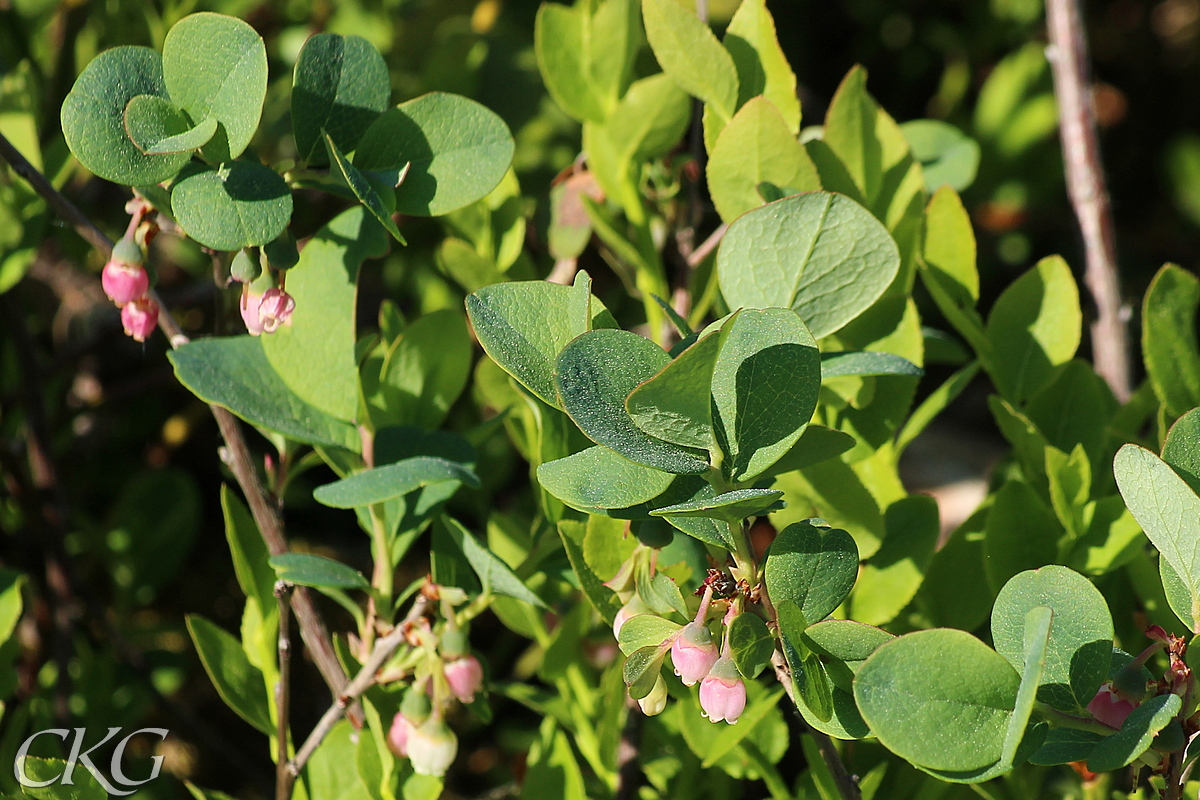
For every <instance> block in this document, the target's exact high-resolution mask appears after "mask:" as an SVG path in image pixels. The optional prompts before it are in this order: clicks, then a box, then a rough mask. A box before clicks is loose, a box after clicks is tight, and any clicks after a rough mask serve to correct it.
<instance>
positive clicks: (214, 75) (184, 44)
mask: <svg viewBox="0 0 1200 800" xmlns="http://www.w3.org/2000/svg"><path fill="white" fill-rule="evenodd" d="M162 63H163V78H164V80H165V82H166V87H167V92H168V93H169V94H170V96H171V100H172V102H174V103H175V104H176V105H177V106H179V107H180V108H182V109H183V110H184V111H186V112H187V113H188V116H190V117H191V118H192V119H193V120H196V121H201V120H205V119H208V118H210V117H211V118H213V119H215V120H216V121H217V122H218V123H219V126H218V129H217V135H216V136H215V137H214V138H213V140H212V141H211V142H210V143H209V144H208V146H207V147H205V151H204V152H205V155H206V156H209V157H210V158H211V159H212V160H213V161H215V162H222V161H229V160H230V159H233V158H237V157H238V156H239V155H241V153H242V151H243V150H245V149H246V145H248V144H250V139H251V138H252V137H253V136H254V132H255V131H256V130H257V129H258V120H259V117H260V116H261V115H262V106H263V100H264V99H265V98H266V95H267V48H266V45H264V44H263V40H262V38H261V37H260V36H259V35H258V34H257V33H255V31H254V28H251V27H250V25H249V24H247V23H246V22H243V21H242V20H240V19H236V18H235V17H227V16H225V15H223V14H212V13H208V12H203V13H200V14H190V15H188V16H186V17H184V18H183V19H181V20H180V21H179V22H177V23H175V24H174V25H173V26H171V30H169V31H168V32H167V38H166V39H165V40H164V41H163V56H162ZM289 213H290V208H289ZM271 238H272V239H273V238H275V237H274V236H272V237H271ZM256 244H265V242H256ZM210 246H212V247H215V246H214V245H210ZM216 249H218V250H233V249H234V248H232V247H217V248H216Z"/></svg>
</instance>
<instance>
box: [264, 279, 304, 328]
mask: <svg viewBox="0 0 1200 800" xmlns="http://www.w3.org/2000/svg"><path fill="white" fill-rule="evenodd" d="M295 310H296V301H295V300H294V299H293V298H292V296H291V295H290V294H288V293H287V292H285V291H284V290H283V289H267V291H265V292H263V296H262V300H260V301H259V303H258V321H259V324H260V325H261V326H262V332H263V333H274V332H275V331H276V330H277V329H278V328H279V326H280V325H286V324H287V322H288V320H290V319H291V318H292V312H293V311H295Z"/></svg>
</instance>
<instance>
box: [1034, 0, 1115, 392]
mask: <svg viewBox="0 0 1200 800" xmlns="http://www.w3.org/2000/svg"><path fill="white" fill-rule="evenodd" d="M1046 28H1047V33H1048V34H1049V36H1050V45H1051V46H1050V48H1049V49H1048V51H1047V57H1048V58H1049V60H1050V66H1051V68H1052V70H1053V72H1054V95H1055V98H1056V99H1057V101H1058V116H1059V131H1060V136H1061V138H1062V150H1063V162H1064V164H1065V166H1066V173H1067V190H1068V192H1069V194H1070V197H1071V204H1072V205H1073V206H1074V207H1075V216H1076V218H1077V219H1078V220H1079V228H1080V230H1081V232H1082V233H1083V243H1084V250H1085V253H1086V259H1087V266H1086V269H1085V271H1084V282H1085V283H1086V284H1087V287H1088V290H1089V291H1090V292H1091V294H1092V299H1093V300H1094V301H1095V303H1096V320H1095V322H1093V323H1092V360H1093V361H1094V363H1095V367H1096V372H1097V373H1099V374H1100V376H1101V377H1103V378H1104V380H1105V381H1107V382H1108V385H1109V387H1111V388H1112V390H1113V394H1115V395H1116V396H1117V399H1119V400H1120V401H1121V402H1125V401H1126V400H1128V399H1129V394H1130V363H1129V332H1128V330H1127V328H1126V324H1125V320H1124V319H1123V318H1122V315H1121V281H1120V277H1119V274H1118V271H1117V247H1116V238H1115V236H1114V233H1113V218H1112V207H1111V205H1110V203H1109V198H1108V189H1107V187H1106V186H1105V183H1104V169H1103V166H1102V165H1101V162H1100V144H1099V142H1098V140H1097V137H1096V113H1095V108H1094V106H1093V101H1092V95H1091V89H1090V83H1089V79H1088V51H1087V39H1086V38H1085V36H1084V31H1083V19H1082V13H1081V11H1080V7H1079V0H1046Z"/></svg>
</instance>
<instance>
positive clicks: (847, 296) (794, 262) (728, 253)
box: [717, 192, 900, 339]
mask: <svg viewBox="0 0 1200 800" xmlns="http://www.w3.org/2000/svg"><path fill="white" fill-rule="evenodd" d="M717 269H718V270H719V273H718V274H719V278H720V284H721V293H722V294H723V295H724V296H725V300H726V301H727V302H728V303H729V307H730V308H791V309H793V310H794V311H795V312H796V313H797V314H799V315H800V318H801V319H803V320H804V322H805V324H807V325H808V329H809V330H810V331H811V332H812V335H813V336H814V337H815V338H817V339H820V338H822V337H824V336H828V335H829V334H831V333H833V332H835V331H837V330H839V329H841V328H842V326H844V325H845V324H846V323H848V322H850V321H851V320H852V319H854V318H855V317H857V316H858V315H859V314H861V313H862V312H863V311H866V310H867V309H868V308H870V306H871V304H872V303H874V302H875V301H876V300H878V299H879V297H880V296H881V295H882V294H883V292H884V290H885V289H887V287H888V285H889V284H891V282H892V279H893V278H895V277H896V273H897V271H898V270H899V269H900V251H899V250H898V249H897V247H896V243H895V242H894V241H893V240H892V237H891V235H890V234H889V233H888V232H887V229H886V228H884V227H883V225H882V224H881V223H880V222H879V220H877V219H875V217H874V216H872V215H871V212H869V211H867V210H866V209H865V208H863V207H862V206H860V205H859V204H858V203H855V202H854V201H853V200H851V199H850V198H848V197H845V196H843V195H839V194H831V193H828V192H809V193H808V194H798V195H795V196H794V197H785V198H784V199H782V200H779V201H776V202H774V203H769V204H767V205H765V206H763V207H761V208H756V209H755V210H753V211H750V212H748V213H746V214H744V215H742V216H741V217H739V218H738V219H736V220H735V221H734V222H733V224H731V225H730V226H729V231H728V233H726V234H725V239H724V241H722V242H721V249H720V250H719V251H718V253H717Z"/></svg>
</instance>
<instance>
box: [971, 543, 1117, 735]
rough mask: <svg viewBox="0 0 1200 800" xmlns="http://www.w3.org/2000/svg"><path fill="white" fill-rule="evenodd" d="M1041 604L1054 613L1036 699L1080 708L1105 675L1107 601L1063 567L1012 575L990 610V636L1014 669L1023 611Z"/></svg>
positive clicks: (1019, 663)
mask: <svg viewBox="0 0 1200 800" xmlns="http://www.w3.org/2000/svg"><path fill="white" fill-rule="evenodd" d="M1039 606H1045V607H1047V608H1050V609H1051V610H1052V611H1053V612H1054V625H1053V627H1052V628H1051V630H1050V640H1049V643H1048V645H1047V648H1046V665H1045V668H1044V669H1043V670H1042V677H1041V681H1042V683H1041V687H1040V688H1039V690H1038V698H1039V699H1040V700H1041V701H1042V702H1045V703H1049V704H1050V705H1052V706H1054V707H1055V708H1058V709H1060V710H1063V711H1071V712H1078V711H1082V709H1084V708H1086V707H1087V704H1088V703H1089V702H1091V700H1092V697H1093V696H1095V694H1096V690H1097V689H1098V688H1100V684H1101V683H1103V682H1104V680H1105V679H1106V678H1107V677H1108V665H1109V661H1110V659H1111V657H1112V637H1113V622H1112V615H1111V614H1110V613H1109V611H1108V604H1107V603H1106V602H1105V601H1104V596H1103V595H1101V594H1100V591H1099V590H1098V589H1097V588H1096V587H1095V586H1094V585H1093V584H1092V582H1091V581H1089V580H1088V579H1087V578H1085V577H1083V576H1082V575H1080V574H1079V573H1078V572H1075V571H1074V570H1071V569H1068V568H1066V567H1060V566H1057V565H1052V566H1048V567H1043V568H1041V569H1037V570H1029V571H1026V572H1022V573H1020V574H1018V575H1015V576H1013V578H1012V580H1010V581H1009V582H1008V583H1007V584H1005V585H1004V588H1003V589H1001V590H1000V594H999V595H997V597H996V604H995V606H994V607H993V609H992V640H993V641H994V642H995V646H996V651H997V652H998V653H1000V655H1002V656H1004V657H1005V658H1006V659H1008V661H1009V663H1010V664H1012V665H1013V668H1014V669H1017V670H1023V669H1024V668H1025V650H1026V646H1025V638H1026V630H1025V625H1026V615H1027V614H1028V613H1029V612H1030V611H1031V610H1032V609H1034V608H1037V607H1039Z"/></svg>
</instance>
